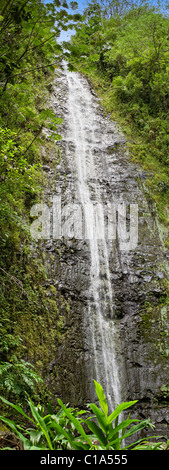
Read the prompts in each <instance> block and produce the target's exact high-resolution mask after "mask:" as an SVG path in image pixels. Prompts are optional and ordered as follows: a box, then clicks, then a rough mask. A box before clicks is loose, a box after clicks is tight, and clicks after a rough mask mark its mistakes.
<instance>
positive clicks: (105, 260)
mask: <svg viewBox="0 0 169 470" xmlns="http://www.w3.org/2000/svg"><path fill="white" fill-rule="evenodd" d="M65 73H66V78H67V83H68V100H67V110H68V113H67V116H66V119H67V123H68V126H67V145H68V148H69V145H70V143H71V147H72V146H73V150H74V151H73V154H74V157H73V159H72V163H71V165H72V174H73V175H74V184H75V185H76V196H77V198H78V199H79V203H80V206H81V210H82V214H83V234H82V235H83V236H84V237H85V239H86V240H87V241H88V244H89V247H90V292H89V301H88V308H87V311H86V314H85V320H84V322H85V330H86V335H87V336H89V337H90V341H91V347H92V350H93V358H94V364H93V370H94V377H93V379H96V380H97V381H98V382H99V383H101V384H102V385H103V384H104V391H105V394H106V397H107V400H108V403H109V407H110V410H112V409H113V407H114V406H115V405H117V403H120V401H121V392H120V378H119V369H118V367H119V364H118V360H117V349H118V347H117V345H118V330H117V327H116V321H115V318H114V291H113V287H112V283H111V275H110V268H109V251H110V247H109V244H110V241H109V240H108V239H107V227H106V213H105V203H104V202H103V198H102V188H101V185H100V182H99V178H100V168H101V165H104V164H105V163H104V151H103V152H102V151H101V152H100V148H101V146H102V142H101V141H100V136H99V133H98V115H97V112H96V107H97V103H96V101H95V100H93V96H92V94H91V92H90V89H89V86H88V84H87V82H86V81H85V80H84V79H83V78H82V77H81V76H80V75H79V74H77V73H71V72H69V71H67V70H66V71H65ZM102 137H103V139H104V136H102ZM97 148H99V157H98V154H97ZM68 153H69V151H68V149H67V154H68ZM91 360H93V359H92V358H91Z"/></svg>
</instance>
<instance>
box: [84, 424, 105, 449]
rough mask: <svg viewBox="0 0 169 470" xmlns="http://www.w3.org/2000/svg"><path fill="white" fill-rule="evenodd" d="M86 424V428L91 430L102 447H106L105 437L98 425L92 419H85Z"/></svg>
mask: <svg viewBox="0 0 169 470" xmlns="http://www.w3.org/2000/svg"><path fill="white" fill-rule="evenodd" d="M86 424H87V426H88V428H89V429H90V431H92V432H93V434H94V437H95V438H97V439H98V440H99V441H100V443H101V444H102V445H103V446H104V447H106V445H107V439H106V437H105V435H104V434H103V432H102V430H101V429H100V428H99V426H97V424H96V423H94V421H88V420H86Z"/></svg>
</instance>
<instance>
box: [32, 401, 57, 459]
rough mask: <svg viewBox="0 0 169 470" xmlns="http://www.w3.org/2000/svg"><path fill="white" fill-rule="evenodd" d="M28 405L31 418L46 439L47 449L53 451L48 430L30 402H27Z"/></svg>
mask: <svg viewBox="0 0 169 470" xmlns="http://www.w3.org/2000/svg"><path fill="white" fill-rule="evenodd" d="M28 403H29V406H30V409H31V412H32V416H33V417H34V419H35V421H36V422H37V423H38V424H39V426H40V428H41V429H42V431H43V433H44V435H45V437H46V440H47V443H48V445H49V449H50V450H53V446H52V443H51V440H50V436H49V433H48V429H47V426H46V424H45V422H44V419H43V418H42V417H41V416H40V414H39V413H38V411H37V408H36V407H35V406H34V404H33V403H32V401H31V400H29V402H28Z"/></svg>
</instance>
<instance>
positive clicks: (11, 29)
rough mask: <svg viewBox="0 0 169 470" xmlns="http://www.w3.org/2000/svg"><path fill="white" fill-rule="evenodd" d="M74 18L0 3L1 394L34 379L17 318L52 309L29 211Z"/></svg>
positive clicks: (37, 192) (38, 186)
mask: <svg viewBox="0 0 169 470" xmlns="http://www.w3.org/2000/svg"><path fill="white" fill-rule="evenodd" d="M70 6H72V8H73V9H76V6H77V4H76V2H72V3H70ZM79 18H80V16H79V15H78V14H76V13H74V12H73V14H70V10H69V8H68V4H67V3H66V1H65V0H54V1H53V2H51V3H47V4H46V2H43V0H42V1H41V0H29V1H28V0H1V2H0V285H1V287H0V304H1V320H0V323H1V324H0V339H1V342H0V360H1V366H0V375H1V393H2V390H4V389H5V391H6V393H7V394H8V395H7V396H9V395H10V394H11V393H14V394H17V396H18V397H19V396H22V397H23V393H24V390H26V391H27V392H29V393H30V391H31V390H33V388H34V387H33V385H35V383H36V382H37V376H36V373H35V371H34V370H33V367H32V366H31V364H29V360H28V361H24V359H25V353H26V351H27V347H26V346H25V344H24V341H25V338H24V341H23V337H24V327H23V325H22V328H21V327H20V329H19V328H18V325H19V324H20V323H24V320H25V322H29V323H31V321H33V322H34V325H35V324H36V325H37V324H39V322H40V323H41V324H42V319H41V316H40V315H42V316H43V312H44V311H45V318H46V319H47V318H48V317H49V316H50V313H51V312H50V310H51V308H50V306H49V303H50V301H49V302H48V305H46V303H45V293H43V292H42V287H41V288H40V285H41V284H42V279H43V281H44V280H45V270H44V268H43V266H41V264H40V262H38V260H32V259H31V253H30V247H29V245H30V232H29V226H30V218H29V213H30V207H31V206H32V204H33V203H34V202H35V201H36V198H37V197H38V200H39V198H40V197H41V198H42V196H43V171H42V163H43V162H42V158H41V152H40V146H41V145H44V144H45V133H44V130H45V129H47V130H48V135H49V137H48V141H49V143H48V146H50V149H51V151H53V152H54V151H55V153H56V143H57V141H58V140H59V139H61V136H60V134H59V133H58V131H57V127H58V125H59V124H60V123H61V122H62V120H61V118H60V117H59V116H56V115H55V113H54V112H53V109H52V107H51V105H50V90H51V88H52V82H53V77H54V71H55V70H56V69H57V67H58V64H60V60H61V59H62V57H63V55H64V52H63V49H62V46H61V44H59V42H58V40H57V39H58V37H59V35H60V33H61V31H62V30H64V31H66V30H67V29H68V27H69V28H72V27H73V24H74V22H75V21H77V19H78V20H79ZM52 146H53V147H52ZM52 312H53V313H54V312H55V313H56V312H57V307H56V305H54V306H53V308H52ZM37 314H38V318H37ZM33 315H34V320H33V319H32V317H33ZM22 318H23V322H22ZM31 319H32V320H31ZM47 321H48V320H47ZM27 328H28V325H27ZM38 328H39V329H40V330H41V326H38ZM28 329H29V328H28ZM34 329H35V328H32V333H33V330H34ZM29 341H30V343H31V341H32V339H30V340H29ZM27 357H28V355H27Z"/></svg>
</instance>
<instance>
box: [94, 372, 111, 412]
mask: <svg viewBox="0 0 169 470" xmlns="http://www.w3.org/2000/svg"><path fill="white" fill-rule="evenodd" d="M94 384H95V390H96V393H97V396H98V399H99V403H100V406H101V408H102V410H103V413H104V414H105V416H106V417H107V415H108V404H107V401H106V397H105V394H104V391H103V388H102V386H101V385H100V384H99V383H98V382H96V380H94Z"/></svg>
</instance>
